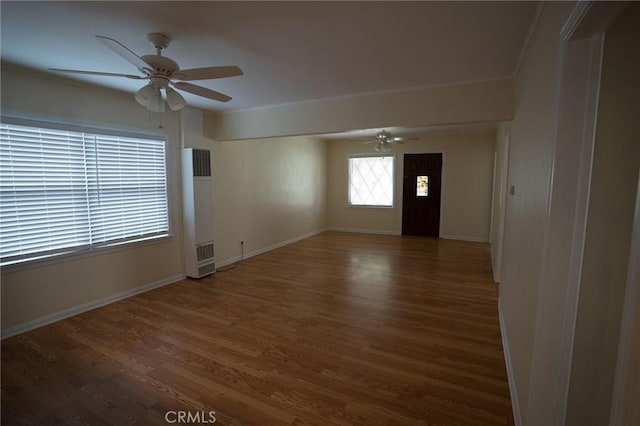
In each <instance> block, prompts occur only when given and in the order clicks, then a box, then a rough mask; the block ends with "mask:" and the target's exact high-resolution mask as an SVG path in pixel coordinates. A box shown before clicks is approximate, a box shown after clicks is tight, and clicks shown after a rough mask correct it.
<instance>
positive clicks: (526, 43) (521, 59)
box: [511, 2, 544, 78]
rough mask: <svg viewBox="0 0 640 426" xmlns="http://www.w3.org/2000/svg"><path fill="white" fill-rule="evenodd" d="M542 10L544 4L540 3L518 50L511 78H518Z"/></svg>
mask: <svg viewBox="0 0 640 426" xmlns="http://www.w3.org/2000/svg"><path fill="white" fill-rule="evenodd" d="M542 9H544V2H540V3H539V4H538V7H537V8H536V12H535V14H534V15H533V19H532V20H531V25H530V26H529V32H528V33H527V37H526V38H525V39H524V43H523V44H522V49H520V56H518V62H517V63H516V67H515V68H514V69H513V74H512V75H511V78H516V77H517V76H518V73H519V72H520V68H521V67H522V63H523V62H524V58H525V56H527V51H528V50H529V44H531V39H532V38H533V33H534V32H535V30H536V28H537V27H538V22H539V21H540V16H542Z"/></svg>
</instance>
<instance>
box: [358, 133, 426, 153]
mask: <svg viewBox="0 0 640 426" xmlns="http://www.w3.org/2000/svg"><path fill="white" fill-rule="evenodd" d="M408 140H415V138H403V137H400V136H392V135H391V133H389V132H387V131H386V130H383V131H381V132H378V134H376V136H375V138H374V139H371V140H368V141H366V142H364V143H365V144H369V143H375V144H376V145H375V146H374V148H373V149H374V150H376V151H377V152H381V153H385V152H390V151H391V144H396V143H398V144H401V143H403V141H408Z"/></svg>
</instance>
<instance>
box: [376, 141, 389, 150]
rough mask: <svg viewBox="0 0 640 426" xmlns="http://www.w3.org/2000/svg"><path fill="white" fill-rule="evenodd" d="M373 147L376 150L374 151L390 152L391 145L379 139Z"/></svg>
mask: <svg viewBox="0 0 640 426" xmlns="http://www.w3.org/2000/svg"><path fill="white" fill-rule="evenodd" d="M373 149H374V150H376V152H381V153H386V152H391V145H389V143H387V142H382V141H381V142H380V143H379V144H377V145H376V146H375V147H374V148H373Z"/></svg>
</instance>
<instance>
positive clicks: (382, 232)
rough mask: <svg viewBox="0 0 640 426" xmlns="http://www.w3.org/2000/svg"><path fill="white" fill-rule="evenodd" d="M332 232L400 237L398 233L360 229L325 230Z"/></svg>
mask: <svg viewBox="0 0 640 426" xmlns="http://www.w3.org/2000/svg"><path fill="white" fill-rule="evenodd" d="M327 231H332V232H353V233H356V234H377V235H401V234H402V233H401V232H400V231H388V230H382V229H360V228H327Z"/></svg>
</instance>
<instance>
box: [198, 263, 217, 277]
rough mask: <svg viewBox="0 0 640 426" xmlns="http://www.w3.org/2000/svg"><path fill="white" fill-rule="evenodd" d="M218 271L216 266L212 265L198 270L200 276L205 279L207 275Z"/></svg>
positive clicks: (203, 266)
mask: <svg viewBox="0 0 640 426" xmlns="http://www.w3.org/2000/svg"><path fill="white" fill-rule="evenodd" d="M215 271H216V264H215V263H210V264H208V265H202V266H200V267H199V268H198V275H199V276H200V277H204V276H205V275H210V274H213V273H214V272H215Z"/></svg>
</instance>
